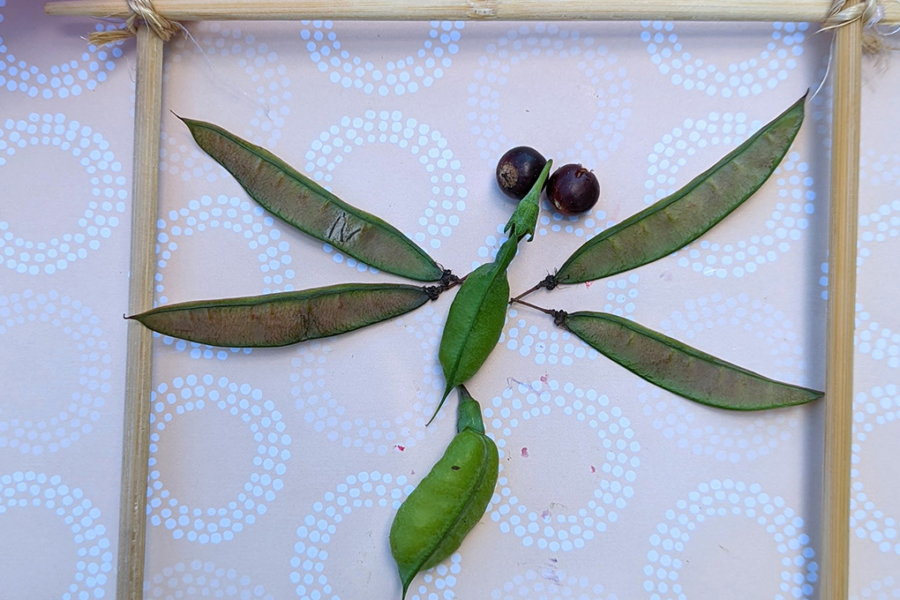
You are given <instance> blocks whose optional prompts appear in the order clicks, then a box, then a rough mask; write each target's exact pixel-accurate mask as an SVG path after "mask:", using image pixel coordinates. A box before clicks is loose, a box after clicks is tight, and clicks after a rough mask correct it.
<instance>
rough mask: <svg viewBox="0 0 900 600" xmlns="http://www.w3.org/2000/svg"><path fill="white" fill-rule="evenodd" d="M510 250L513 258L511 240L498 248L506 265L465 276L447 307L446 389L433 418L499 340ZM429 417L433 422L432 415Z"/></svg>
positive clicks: (442, 355)
mask: <svg viewBox="0 0 900 600" xmlns="http://www.w3.org/2000/svg"><path fill="white" fill-rule="evenodd" d="M510 241H511V243H509V242H510ZM509 248H512V250H511V254H512V256H514V255H515V239H514V238H510V240H507V243H506V244H504V247H501V252H503V255H504V256H505V257H507V258H506V261H505V263H506V264H504V262H500V263H497V262H493V263H488V264H486V265H481V266H480V267H478V268H477V269H475V270H474V271H473V272H472V273H471V274H470V275H469V276H468V277H466V280H465V282H464V283H463V284H462V286H461V287H460V289H459V293H457V294H456V297H455V298H454V299H453V304H452V305H450V312H449V314H448V315H447V323H446V324H445V325H444V333H443V335H442V336H441V346H440V350H439V351H438V359H439V360H440V362H441V368H442V369H443V370H444V379H446V381H447V387H446V389H445V390H444V394H443V396H442V397H441V402H440V404H438V407H437V410H435V411H434V414H435V415H437V413H438V411H439V410H440V409H441V406H443V404H444V400H446V399H447V395H448V394H449V393H450V390H452V389H453V388H454V387H456V386H457V385H459V384H461V383H465V382H466V381H468V379H469V378H470V377H472V375H474V374H475V373H476V372H477V371H478V369H479V368H480V367H481V365H483V364H484V361H485V360H487V357H488V355H489V354H490V353H491V351H492V350H493V349H494V346H496V345H497V340H499V339H500V333H501V331H502V329H503V323H504V322H505V320H506V307H507V303H508V302H509V281H508V280H507V278H506V266H507V265H508V264H509V262H508V261H510V260H512V256H510V250H509ZM504 249H505V251H504ZM498 258H500V254H499V253H498ZM431 418H432V419H434V417H433V416H432V417H431ZM429 422H430V421H429Z"/></svg>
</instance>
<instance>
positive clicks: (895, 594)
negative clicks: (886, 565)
mask: <svg viewBox="0 0 900 600" xmlns="http://www.w3.org/2000/svg"><path fill="white" fill-rule="evenodd" d="M896 598H900V585H897V582H896V581H895V580H894V578H893V577H891V576H890V575H888V576H887V577H885V578H884V579H881V580H878V581H873V582H872V583H870V584H869V585H868V586H866V587H864V588H863V590H862V591H861V592H860V593H859V595H856V594H854V595H852V596H850V600H869V599H872V600H892V599H896Z"/></svg>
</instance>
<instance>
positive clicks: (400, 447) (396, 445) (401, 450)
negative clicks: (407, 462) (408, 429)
mask: <svg viewBox="0 0 900 600" xmlns="http://www.w3.org/2000/svg"><path fill="white" fill-rule="evenodd" d="M394 448H395V449H397V450H399V451H400V452H403V451H404V450H406V446H401V445H400V444H394Z"/></svg>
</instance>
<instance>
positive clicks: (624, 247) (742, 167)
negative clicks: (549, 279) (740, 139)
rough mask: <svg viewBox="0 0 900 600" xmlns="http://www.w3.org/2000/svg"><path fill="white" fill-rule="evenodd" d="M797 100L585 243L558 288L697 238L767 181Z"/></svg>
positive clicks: (795, 123)
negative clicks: (714, 159) (698, 170)
mask: <svg viewBox="0 0 900 600" xmlns="http://www.w3.org/2000/svg"><path fill="white" fill-rule="evenodd" d="M805 99H806V97H805V96H804V97H803V98H801V99H800V100H799V101H798V102H797V103H795V104H794V105H793V106H791V107H790V108H789V109H788V110H786V111H785V112H784V113H782V114H781V115H780V116H778V117H776V118H775V120H773V121H772V122H770V123H769V124H767V125H766V126H764V127H763V128H762V129H760V130H759V131H758V132H757V133H756V134H754V135H753V136H752V137H751V138H750V139H748V140H747V141H746V142H744V143H743V144H741V145H740V146H738V147H737V148H736V149H735V150H734V151H732V152H731V153H730V154H728V155H727V156H725V157H724V158H723V159H722V160H720V161H719V162H718V163H716V164H715V165H714V166H713V167H712V168H711V169H709V170H708V171H706V172H705V173H703V174H701V175H699V176H698V177H696V178H695V179H694V180H693V181H691V182H690V183H688V184H687V185H686V186H685V187H683V188H682V189H680V190H678V191H677V192H675V193H674V194H672V195H671V196H669V197H667V198H663V199H662V200H660V201H659V202H657V203H656V204H653V205H652V206H649V207H647V208H646V209H644V210H642V211H641V212H639V213H637V214H635V215H633V216H631V217H629V218H628V219H626V220H625V221H622V222H621V223H619V224H617V225H615V226H613V227H611V228H609V229H607V230H606V231H603V232H602V233H600V234H599V235H597V236H595V237H593V238H591V239H590V240H588V241H587V242H585V243H584V244H583V245H582V246H581V247H580V248H579V249H578V250H576V251H575V253H574V254H572V256H571V257H569V259H568V260H567V261H566V262H565V263H564V264H563V266H562V267H560V268H559V271H557V273H556V281H557V282H558V283H561V284H571V283H581V282H585V281H594V280H595V279H601V278H603V277H608V276H610V275H615V274H616V273H622V272H623V271H628V270H629V269H634V268H636V267H639V266H641V265H645V264H647V263H650V262H653V261H655V260H657V259H659V258H662V257H664V256H667V255H669V254H671V253H672V252H674V251H676V250H678V249H679V248H682V247H683V246H685V245H687V244H689V243H691V242H692V241H694V240H696V239H697V238H698V237H700V236H701V235H703V234H704V233H706V232H707V231H709V230H710V229H711V228H712V227H713V226H714V225H716V224H717V223H718V222H719V221H721V220H722V219H724V218H725V217H726V216H728V214H729V213H731V212H732V211H733V210H734V209H736V208H737V207H738V206H740V205H741V204H742V203H743V202H744V201H745V200H747V198H749V197H750V196H752V195H753V193H754V192H756V190H758V189H759V188H760V186H762V184H763V183H764V182H765V181H766V179H768V178H769V176H770V175H771V174H772V172H773V171H774V170H775V168H776V167H777V166H778V164H779V163H780V162H781V159H782V158H784V155H785V154H786V153H787V151H788V149H789V148H790V146H791V142H793V140H794V137H796V135H797V132H798V131H799V129H800V125H801V123H803V104H804V101H805Z"/></svg>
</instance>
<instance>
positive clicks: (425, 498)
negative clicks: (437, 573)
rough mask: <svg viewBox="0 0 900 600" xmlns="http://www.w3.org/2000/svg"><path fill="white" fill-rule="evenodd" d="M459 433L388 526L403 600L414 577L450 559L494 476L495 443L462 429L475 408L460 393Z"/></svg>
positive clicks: (488, 493)
mask: <svg viewBox="0 0 900 600" xmlns="http://www.w3.org/2000/svg"><path fill="white" fill-rule="evenodd" d="M460 392H461V394H462V396H463V400H462V401H461V402H460V407H459V420H458V428H459V429H461V431H460V432H459V433H457V434H456V436H455V437H454V438H453V440H452V441H451V442H450V445H449V446H448V447H447V450H446V452H444V455H443V456H442V457H441V459H440V460H439V461H438V462H437V464H435V465H434V467H433V468H432V469H431V472H430V473H428V475H426V476H425V478H424V479H423V480H422V481H421V482H419V485H418V486H417V487H416V489H415V490H413V492H412V493H411V494H410V495H409V497H408V498H407V499H406V501H404V502H403V504H401V505H400V508H399V510H398V511H397V516H396V517H394V522H393V524H392V525H391V533H390V543H391V555H393V557H394V560H395V561H396V562H397V571H398V572H399V575H400V582H401V584H402V586H403V597H404V598H405V597H406V591H407V590H408V589H409V585H410V583H412V580H413V578H415V576H416V574H417V573H419V572H421V571H424V570H427V569H430V568H431V567H433V566H435V565H437V564H438V563H440V562H441V561H443V560H445V559H446V558H447V557H449V556H450V555H451V554H453V553H454V552H455V551H456V550H457V549H458V548H459V546H460V545H461V544H462V541H463V539H464V538H465V537H466V535H467V534H468V533H469V531H471V530H472V528H473V527H475V525H476V524H477V523H478V521H479V520H480V519H481V517H482V516H483V515H484V511H485V509H486V508H487V505H488V503H489V502H490V500H491V496H492V495H493V493H494V487H495V486H496V485H497V475H498V473H499V458H500V457H499V454H498V452H497V446H496V445H495V444H494V441H493V440H491V438H489V437H488V436H486V435H485V434H484V432H483V429H482V431H478V430H477V428H475V427H471V426H468V425H466V423H468V422H470V421H471V419H472V418H473V411H476V412H477V413H478V415H477V418H478V421H481V411H480V409H479V408H478V402H476V401H475V400H473V399H472V397H471V396H469V395H468V392H466V391H464V389H461V390H460Z"/></svg>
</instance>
